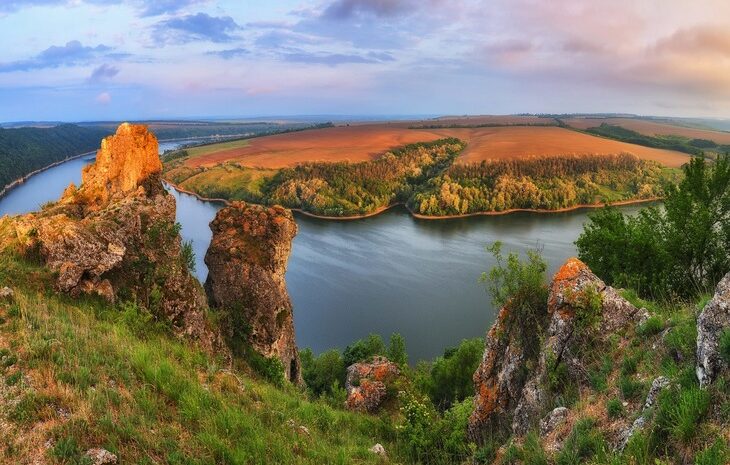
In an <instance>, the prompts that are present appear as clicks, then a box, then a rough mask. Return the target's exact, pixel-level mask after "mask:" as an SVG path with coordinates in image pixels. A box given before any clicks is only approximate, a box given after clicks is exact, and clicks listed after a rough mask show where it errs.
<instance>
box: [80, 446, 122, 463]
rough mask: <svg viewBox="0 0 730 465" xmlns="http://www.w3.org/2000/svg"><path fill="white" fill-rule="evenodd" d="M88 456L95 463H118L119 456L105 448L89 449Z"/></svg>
mask: <svg viewBox="0 0 730 465" xmlns="http://www.w3.org/2000/svg"><path fill="white" fill-rule="evenodd" d="M86 457H87V458H88V459H89V461H90V462H91V463H92V464H93V465H116V463H118V462H117V460H118V459H117V456H116V455H114V454H112V453H111V452H109V451H108V450H105V449H89V450H88V451H86Z"/></svg>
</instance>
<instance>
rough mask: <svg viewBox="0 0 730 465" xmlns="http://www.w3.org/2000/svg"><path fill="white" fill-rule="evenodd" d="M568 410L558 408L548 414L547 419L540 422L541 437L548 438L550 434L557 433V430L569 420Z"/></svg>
mask: <svg viewBox="0 0 730 465" xmlns="http://www.w3.org/2000/svg"><path fill="white" fill-rule="evenodd" d="M568 413H569V411H568V409H567V408H565V407H556V408H554V409H553V410H552V412H550V413H548V414H547V416H546V417H545V418H543V419H542V420H540V436H547V435H548V434H550V433H552V432H553V431H555V428H557V427H558V426H560V425H561V424H563V423H564V422H565V420H567V419H568Z"/></svg>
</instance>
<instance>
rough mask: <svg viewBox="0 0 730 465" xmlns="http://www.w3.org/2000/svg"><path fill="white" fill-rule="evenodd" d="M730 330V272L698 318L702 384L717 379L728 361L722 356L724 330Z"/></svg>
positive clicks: (699, 371) (698, 367)
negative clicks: (721, 339)
mask: <svg viewBox="0 0 730 465" xmlns="http://www.w3.org/2000/svg"><path fill="white" fill-rule="evenodd" d="M728 330H730V273H728V274H726V275H725V277H724V278H722V280H721V281H720V282H719V283H718V285H717V289H716V290H715V295H714V296H713V297H712V300H710V301H709V302H708V303H707V305H705V308H703V309H702V312H701V313H700V316H699V317H698V318H697V370H696V371H697V379H699V381H700V385H701V386H703V387H704V386H707V385H708V384H710V383H712V382H713V381H714V380H715V377H716V376H717V374H718V373H719V372H720V370H722V369H724V368H727V363H726V362H724V361H723V360H722V358H720V353H719V352H720V351H719V343H720V336H721V335H722V333H723V331H728Z"/></svg>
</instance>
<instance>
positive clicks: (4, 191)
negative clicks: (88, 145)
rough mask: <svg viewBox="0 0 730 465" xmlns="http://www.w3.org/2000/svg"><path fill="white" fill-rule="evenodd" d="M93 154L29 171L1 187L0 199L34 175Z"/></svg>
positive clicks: (93, 152) (92, 152)
mask: <svg viewBox="0 0 730 465" xmlns="http://www.w3.org/2000/svg"><path fill="white" fill-rule="evenodd" d="M95 153H96V150H94V151H91V152H85V153H81V154H79V155H74V156H72V157H68V158H64V159H63V160H59V161H57V162H54V163H51V164H50V165H48V166H44V167H43V168H39V169H37V170H35V171H31V172H30V173H28V174H26V175H25V176H23V177H22V178H19V179H16V180H15V181H13V182H11V183H10V184H6V185H5V187H3V188H2V190H0V199H1V198H3V197H4V196H5V195H6V194H7V193H8V192H10V191H11V190H13V189H15V188H16V187H18V186H20V185H21V184H23V183H24V182H26V181H27V180H28V179H30V178H31V177H33V176H35V175H36V174H39V173H42V172H44V171H47V170H50V169H51V168H55V167H56V166H59V165H62V164H64V163H66V162H69V161H71V160H76V159H79V158H82V157H86V156H88V155H92V154H95Z"/></svg>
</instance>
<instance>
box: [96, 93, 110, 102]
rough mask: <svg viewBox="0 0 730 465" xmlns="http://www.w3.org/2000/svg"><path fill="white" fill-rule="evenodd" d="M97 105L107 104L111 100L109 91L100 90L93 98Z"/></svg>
mask: <svg viewBox="0 0 730 465" xmlns="http://www.w3.org/2000/svg"><path fill="white" fill-rule="evenodd" d="M94 100H95V101H96V103H98V104H99V105H109V104H110V103H111V101H112V96H111V94H109V92H102V93H100V94H99V95H97V96H96V98H95V99H94Z"/></svg>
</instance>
